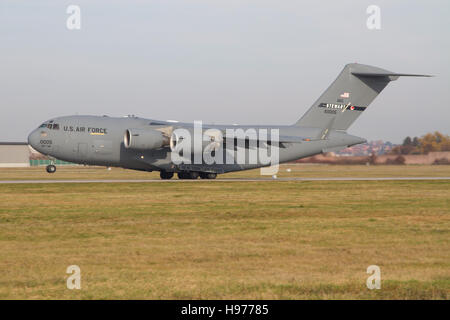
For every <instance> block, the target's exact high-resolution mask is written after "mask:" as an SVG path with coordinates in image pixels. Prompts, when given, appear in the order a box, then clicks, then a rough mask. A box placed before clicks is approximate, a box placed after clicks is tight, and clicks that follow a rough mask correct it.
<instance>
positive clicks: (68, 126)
mask: <svg viewBox="0 0 450 320" xmlns="http://www.w3.org/2000/svg"><path fill="white" fill-rule="evenodd" d="M400 76H423V77H427V76H428V75H418V74H402V73H394V72H391V71H387V70H384V69H381V68H377V67H373V66H369V65H363V64H356V63H352V64H347V65H346V66H345V67H344V69H343V70H342V71H341V73H340V74H339V75H338V77H337V78H336V80H335V81H334V82H333V83H332V84H331V85H330V86H329V87H328V89H327V90H326V91H325V92H324V93H323V94H322V95H321V96H320V97H319V99H318V100H317V101H316V102H315V103H314V104H313V105H312V106H311V107H310V108H309V110H307V112H306V113H305V114H304V115H303V116H302V117H301V118H300V119H299V120H298V121H297V122H296V123H294V124H293V125H280V126H273V125H270V126H269V125H267V126H240V125H203V126H202V128H201V134H200V136H201V139H202V140H201V142H200V145H201V148H200V149H199V148H198V144H197V147H195V146H194V150H193V151H192V152H189V150H188V151H186V150H187V149H185V147H186V146H189V147H191V146H192V145H193V144H194V145H195V143H196V142H195V137H194V139H193V140H194V142H192V140H191V139H190V137H189V139H188V137H187V136H188V135H189V134H191V133H194V135H195V134H196V133H195V130H198V128H197V127H198V126H197V127H196V125H195V123H181V122H177V121H170V120H168V121H160V120H151V119H143V118H138V117H135V116H128V117H124V118H113V117H108V116H78V115H76V116H66V117H58V118H53V119H50V120H48V121H46V122H44V123H43V124H42V125H41V126H39V127H38V128H37V129H35V130H34V131H33V132H31V134H30V135H29V137H28V142H29V144H30V145H31V146H32V147H33V148H34V149H36V150H37V151H39V152H41V153H43V154H45V155H48V156H50V157H52V158H55V159H60V160H65V161H70V162H74V163H79V164H89V165H100V166H108V167H123V168H128V169H134V170H143V171H159V172H160V176H161V179H171V178H172V177H173V176H174V173H177V175H178V178H179V179H196V178H198V177H201V178H203V179H214V178H216V176H217V174H221V173H226V172H232V171H239V170H247V169H253V168H259V167H267V166H273V165H277V164H278V163H283V162H287V161H292V160H296V159H299V158H304V157H308V156H312V155H315V154H319V153H323V152H329V151H337V150H340V149H344V148H347V147H349V146H353V145H355V144H359V143H364V142H366V140H365V139H364V138H360V137H357V136H353V135H350V134H348V133H347V129H348V128H349V127H350V125H351V124H352V123H353V122H354V121H355V120H356V119H357V118H358V117H359V116H360V115H361V113H362V112H364V111H365V110H366V109H367V107H368V106H369V104H370V103H371V102H372V101H373V100H374V99H375V97H376V96H377V95H378V94H379V93H380V92H381V91H382V90H383V89H384V88H385V87H386V85H387V84H388V83H389V82H390V81H393V80H397V78H398V77H400ZM180 132H181V133H180ZM230 132H231V134H230ZM269 132H270V133H271V134H270V136H269V134H268V133H269ZM233 133H234V134H233ZM261 133H264V134H261ZM183 142H185V143H184V148H181V149H180V148H179V146H180V145H182V144H183ZM211 146H212V147H211ZM208 148H209V152H210V156H213V157H214V159H215V161H210V159H209V160H208V161H206V157H203V156H202V153H204V152H205V149H208ZM269 148H271V150H270V155H271V158H270V159H271V161H270V162H267V161H262V160H261V159H260V158H261V157H259V155H260V154H259V153H257V155H258V156H257V158H258V159H257V160H256V161H254V159H253V161H250V160H251V159H250V158H251V154H250V153H251V152H253V151H258V152H259V151H261V150H263V149H264V150H268V149H269ZM180 150H181V151H180ZM220 150H221V151H222V153H219V151H220ZM224 150H225V151H224ZM239 150H241V151H242V150H243V151H244V155H245V157H239V156H237V158H238V160H239V161H236V155H235V153H237V152H239ZM223 151H224V152H223ZM216 153H217V154H216ZM275 153H276V157H272V156H274V154H275ZM174 154H177V155H178V156H179V157H178V158H177V161H175V160H174V159H175V158H174ZM198 154H200V157H197V155H198ZM267 154H269V152H268V151H267ZM180 157H181V159H184V161H183V160H181V161H179V160H180ZM193 158H196V160H197V161H194V162H193V161H190V160H192V159H193ZM210 158H211V157H210ZM230 159H231V161H229V160H230ZM274 159H275V161H273V160H274ZM217 160H218V161H217ZM222 160H223V161H222ZM46 169H47V172H49V173H53V172H55V171H56V167H55V166H54V165H53V164H51V165H49V166H47V168H46Z"/></svg>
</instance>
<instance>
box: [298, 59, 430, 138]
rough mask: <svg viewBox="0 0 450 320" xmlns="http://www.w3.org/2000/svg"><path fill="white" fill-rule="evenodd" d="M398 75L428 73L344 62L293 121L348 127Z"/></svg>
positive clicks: (306, 124)
mask: <svg viewBox="0 0 450 320" xmlns="http://www.w3.org/2000/svg"><path fill="white" fill-rule="evenodd" d="M400 76H417V77H429V76H428V75H419V74H403V73H394V72H391V71H387V70H384V69H381V68H377V67H373V66H369V65H364V64H357V63H351V64H347V65H346V66H345V67H344V69H343V70H342V71H341V73H340V74H339V75H338V77H337V78H336V80H334V82H333V83H332V84H331V85H330V86H329V87H328V89H327V90H326V91H325V92H324V93H323V94H322V95H321V96H320V98H319V99H318V100H317V101H316V102H315V103H314V104H313V105H312V106H311V108H310V109H309V110H308V111H307V112H306V113H305V114H304V115H303V117H302V118H301V119H300V120H299V121H297V123H296V124H295V125H297V126H305V127H318V128H325V127H326V126H329V127H330V128H329V129H333V130H344V131H345V130H347V129H348V127H350V125H351V124H352V123H353V122H354V121H355V120H356V119H357V118H358V117H359V116H360V115H361V113H362V112H363V111H364V110H365V109H366V108H367V107H368V106H369V104H370V103H371V102H372V101H373V100H374V99H375V98H376V97H377V95H378V94H379V93H380V92H381V91H382V90H383V89H384V88H385V87H386V86H387V84H388V83H389V82H390V81H394V80H397V79H398V77H400Z"/></svg>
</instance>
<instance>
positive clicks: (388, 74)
mask: <svg viewBox="0 0 450 320" xmlns="http://www.w3.org/2000/svg"><path fill="white" fill-rule="evenodd" d="M352 74H353V75H355V76H360V77H396V78H397V77H432V75H428V74H408V73H395V72H358V71H354V72H352Z"/></svg>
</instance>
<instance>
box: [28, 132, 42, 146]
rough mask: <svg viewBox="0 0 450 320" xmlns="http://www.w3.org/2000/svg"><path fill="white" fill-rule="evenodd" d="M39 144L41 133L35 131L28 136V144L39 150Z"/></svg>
mask: <svg viewBox="0 0 450 320" xmlns="http://www.w3.org/2000/svg"><path fill="white" fill-rule="evenodd" d="M38 143H39V132H38V130H34V131H32V132H31V133H30V134H29V135H28V144H29V145H30V146H32V147H33V148H34V149H36V150H37V146H38Z"/></svg>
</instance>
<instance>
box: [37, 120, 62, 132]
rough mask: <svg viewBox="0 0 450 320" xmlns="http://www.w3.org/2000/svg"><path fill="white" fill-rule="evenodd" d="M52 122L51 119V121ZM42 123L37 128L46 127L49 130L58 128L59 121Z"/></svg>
mask: <svg viewBox="0 0 450 320" xmlns="http://www.w3.org/2000/svg"><path fill="white" fill-rule="evenodd" d="M52 122H53V121H52ZM52 122H50V123H43V124H41V125H40V126H39V128H47V129H51V130H59V123H52Z"/></svg>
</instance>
